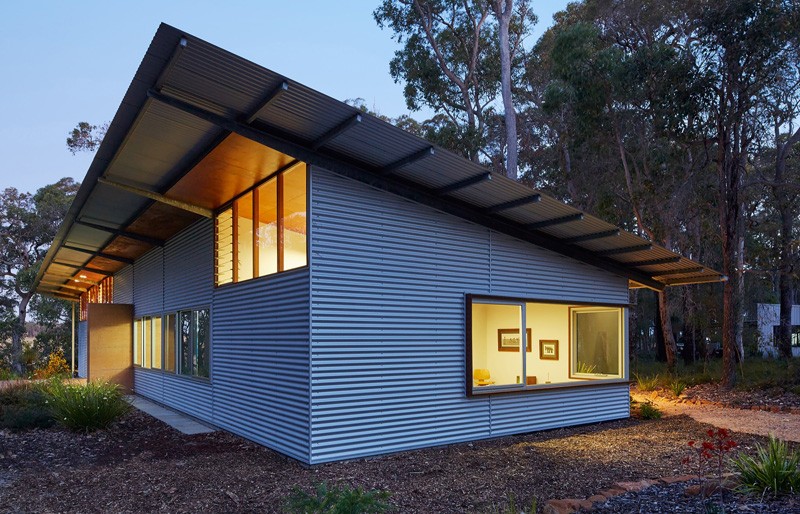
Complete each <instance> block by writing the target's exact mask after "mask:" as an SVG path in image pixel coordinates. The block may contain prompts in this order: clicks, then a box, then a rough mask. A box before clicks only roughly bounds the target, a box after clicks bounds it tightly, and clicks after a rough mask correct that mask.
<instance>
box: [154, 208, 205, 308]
mask: <svg viewBox="0 0 800 514" xmlns="http://www.w3.org/2000/svg"><path fill="white" fill-rule="evenodd" d="M164 284H165V287H164V310H165V311H175V310H177V309H182V308H187V307H194V306H202V305H210V304H211V297H212V294H213V291H214V225H213V222H212V221H211V220H208V219H204V220H201V221H198V222H197V223H195V224H194V225H192V226H191V227H189V228H187V229H186V230H184V231H183V232H181V233H180V234H178V235H177V236H176V237H174V238H172V239H170V240H169V241H167V243H166V245H164Z"/></svg>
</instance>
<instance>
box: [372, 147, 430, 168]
mask: <svg viewBox="0 0 800 514" xmlns="http://www.w3.org/2000/svg"><path fill="white" fill-rule="evenodd" d="M435 153H436V151H435V150H434V149H433V147H432V146H428V147H426V148H423V149H422V150H420V151H419V152H414V153H412V154H411V155H407V156H405V157H403V158H402V159H398V160H396V161H394V162H393V163H391V164H387V165H386V166H384V167H383V168H381V169H379V170H378V173H380V174H382V175H388V174H390V173H392V172H393V171H395V170H399V169H400V168H402V167H403V166H408V165H409V164H411V163H412V162H417V161H419V160H422V159H425V158H427V157H432V156H433V155H434V154H435Z"/></svg>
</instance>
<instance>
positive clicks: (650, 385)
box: [634, 373, 658, 391]
mask: <svg viewBox="0 0 800 514" xmlns="http://www.w3.org/2000/svg"><path fill="white" fill-rule="evenodd" d="M634 377H635V378H636V388H637V389H638V390H639V391H654V390H655V389H656V387H658V375H652V376H647V375H639V374H638V373H635V374H634Z"/></svg>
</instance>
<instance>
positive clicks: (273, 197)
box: [257, 179, 278, 277]
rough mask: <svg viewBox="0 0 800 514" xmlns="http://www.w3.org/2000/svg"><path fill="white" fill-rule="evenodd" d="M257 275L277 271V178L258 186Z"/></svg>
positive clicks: (261, 275) (260, 275)
mask: <svg viewBox="0 0 800 514" xmlns="http://www.w3.org/2000/svg"><path fill="white" fill-rule="evenodd" d="M257 230H258V276H259V277H263V276H264V275H270V274H272V273H276V272H277V271H278V180H277V179H272V180H270V181H269V182H266V183H264V185H262V186H261V187H259V188H258V229H257Z"/></svg>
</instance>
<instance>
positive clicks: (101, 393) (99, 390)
mask: <svg viewBox="0 0 800 514" xmlns="http://www.w3.org/2000/svg"><path fill="white" fill-rule="evenodd" d="M47 393H48V400H49V401H50V405H51V407H52V409H53V415H54V416H55V418H56V420H57V421H58V422H59V423H61V424H63V425H64V426H66V427H67V428H70V429H72V430H83V431H86V432H91V431H93V430H97V429H100V428H106V427H108V426H109V425H110V424H111V423H112V422H113V421H114V420H116V419H117V418H119V417H120V416H122V415H123V414H125V413H126V412H128V410H129V409H130V404H129V403H128V402H127V401H125V398H123V397H122V392H121V391H120V389H119V387H118V386H117V385H115V384H109V383H108V382H100V381H98V382H89V383H88V384H86V385H80V384H65V383H63V382H61V381H59V380H53V381H51V382H50V383H49V385H48V387H47Z"/></svg>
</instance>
